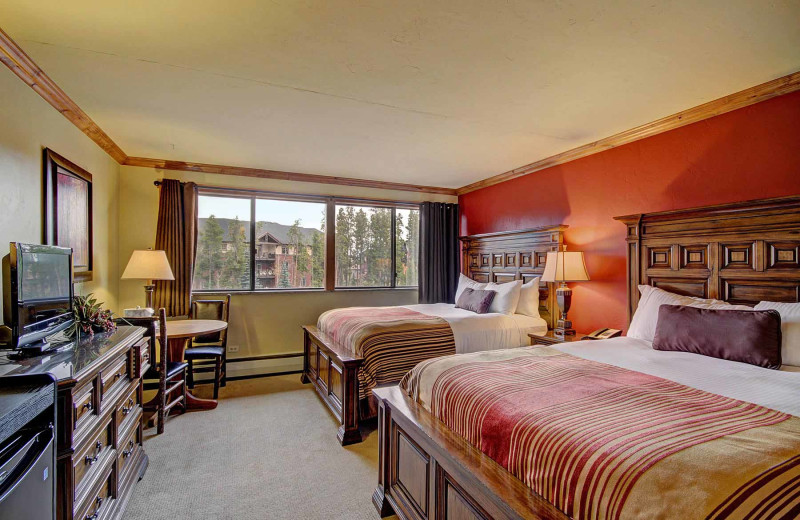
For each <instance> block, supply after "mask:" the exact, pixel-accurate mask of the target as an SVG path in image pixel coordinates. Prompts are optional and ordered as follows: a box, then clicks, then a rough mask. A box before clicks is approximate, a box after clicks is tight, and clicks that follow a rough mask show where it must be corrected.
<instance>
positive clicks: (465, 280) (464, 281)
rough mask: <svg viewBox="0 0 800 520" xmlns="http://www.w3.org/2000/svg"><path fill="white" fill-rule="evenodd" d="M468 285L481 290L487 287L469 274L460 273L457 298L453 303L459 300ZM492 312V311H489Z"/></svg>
mask: <svg viewBox="0 0 800 520" xmlns="http://www.w3.org/2000/svg"><path fill="white" fill-rule="evenodd" d="M467 287H469V288H471V289H474V290H476V291H479V290H481V289H486V284H485V283H478V282H476V281H475V280H473V279H472V278H470V277H469V276H464V275H463V274H459V275H458V287H456V299H455V301H453V303H455V302H457V301H458V297H459V296H461V293H463V292H464V289H466V288H467ZM489 312H492V311H489Z"/></svg>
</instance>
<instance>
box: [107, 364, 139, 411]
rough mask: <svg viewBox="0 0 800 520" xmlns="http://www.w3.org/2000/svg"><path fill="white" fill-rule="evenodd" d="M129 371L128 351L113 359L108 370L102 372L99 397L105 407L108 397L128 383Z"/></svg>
mask: <svg viewBox="0 0 800 520" xmlns="http://www.w3.org/2000/svg"><path fill="white" fill-rule="evenodd" d="M131 369H132V367H131V356H130V351H128V352H127V353H125V354H124V355H122V356H120V357H118V358H117V359H115V360H114V361H113V362H112V363H110V364H109V365H108V368H106V369H105V370H103V372H102V375H101V377H102V387H103V392H102V394H101V396H102V402H103V403H104V405H105V406H108V405H109V401H108V399H109V396H111V395H112V394H114V393H116V392H118V391H120V390H119V389H120V388H124V387H125V386H127V385H128V383H130V381H131V374H132V373H133V371H132V370H131Z"/></svg>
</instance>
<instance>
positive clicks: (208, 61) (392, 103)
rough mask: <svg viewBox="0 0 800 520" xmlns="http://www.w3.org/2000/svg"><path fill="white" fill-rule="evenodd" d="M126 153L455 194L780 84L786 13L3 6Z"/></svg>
mask: <svg viewBox="0 0 800 520" xmlns="http://www.w3.org/2000/svg"><path fill="white" fill-rule="evenodd" d="M0 26H2V28H3V29H4V30H5V31H6V32H7V33H8V34H9V35H10V36H11V37H12V38H14V39H15V40H16V41H17V43H19V44H20V45H21V46H22V48H23V49H24V50H25V51H26V52H27V53H28V54H29V55H30V56H31V57H32V58H33V59H34V60H35V61H36V62H37V63H38V64H39V66H41V67H42V68H43V69H44V71H45V72H46V73H47V74H49V75H50V76H51V77H52V78H53V79H54V80H55V81H56V83H58V84H59V85H60V86H61V87H62V88H63V89H64V90H65V91H66V92H67V94H69V95H70V96H71V97H72V98H73V99H74V100H75V101H76V102H77V103H78V105H80V106H81V107H82V108H83V109H84V110H85V111H86V112H87V113H88V114H89V115H90V116H91V117H92V118H93V119H94V120H95V121H96V122H97V123H98V124H99V125H100V127H101V128H102V129H103V130H105V131H106V132H107V133H108V134H109V135H110V136H111V138H112V139H114V140H115V141H116V142H117V144H119V145H120V146H121V147H122V149H123V150H124V151H125V152H126V153H127V154H128V155H131V156H142V157H155V158H162V159H174V160H184V161H192V162H207V163H217V164H230V165H237V166H248V167H256V168H267V169H274V170H287V171H295V172H306V173H317V174H324V175H342V176H349V177H359V178H368V179H377V180H390V181H399V182H407V183H415V184H425V185H436V186H445V187H459V186H463V185H465V184H468V183H470V182H473V181H476V180H479V179H482V178H485V177H489V176H491V175H494V174H497V173H501V172H503V171H506V170H509V169H512V168H516V167H519V166H522V165H524V164H527V163H530V162H533V161H536V160H538V159H542V158H544V157H547V156H550V155H554V154H557V153H559V152H562V151H565V150H568V149H570V148H574V147H576V146H580V145H582V144H585V143H587V142H591V141H593V140H596V139H599V138H602V137H606V136H609V135H611V134H614V133H616V132H619V131H622V130H626V129H628V128H631V127H634V126H637V125H640V124H643V123H646V122H649V121H652V120H655V119H658V118H660V117H663V116H666V115H669V114H672V113H675V112H678V111H680V110H683V109H686V108H690V107H692V106H695V105H698V104H701V103H704V102H706V101H710V100H712V99H716V98H719V97H721V96H724V95H726V94H730V93H733V92H736V91H738V90H742V89H744V88H747V87H751V86H754V85H756V84H759V83H762V82H765V81H769V80H771V79H774V78H777V77H780V76H783V75H786V74H789V73H792V72H795V71H798V70H800V2H798V1H797V0H783V1H781V0H775V1H770V2H767V1H764V0H750V1H747V0H720V1H706V2H697V1H696V0H685V1H656V0H651V1H647V2H645V1H642V0H630V1H622V0H618V1H613V2H611V1H605V2H603V1H597V2H590V1H569V0H563V1H532V0H508V1H491V0H446V1H445V0H439V1H436V0H424V1H420V0H403V1H365V0H295V1H277V0H274V1H265V0H226V1H222V0H219V1H208V0H205V1H201V0H157V1H156V0H137V2H121V1H117V2H108V1H107V0H103V1H101V0H69V1H64V0H37V1H30V0H3V1H2V3H0Z"/></svg>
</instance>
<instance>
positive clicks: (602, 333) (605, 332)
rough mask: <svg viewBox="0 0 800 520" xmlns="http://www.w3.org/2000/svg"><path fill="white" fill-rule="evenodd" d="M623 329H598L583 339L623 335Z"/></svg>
mask: <svg viewBox="0 0 800 520" xmlns="http://www.w3.org/2000/svg"><path fill="white" fill-rule="evenodd" d="M621 335H622V331H621V330H617V329H597V330H596V331H594V332H592V333H591V334H587V335H586V336H585V337H584V338H583V339H608V338H616V337H617V336H621Z"/></svg>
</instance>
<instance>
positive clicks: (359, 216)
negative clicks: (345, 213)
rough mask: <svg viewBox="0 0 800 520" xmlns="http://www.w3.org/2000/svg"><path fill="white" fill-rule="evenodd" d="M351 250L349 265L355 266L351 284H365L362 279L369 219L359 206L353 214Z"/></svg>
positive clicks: (365, 259)
mask: <svg viewBox="0 0 800 520" xmlns="http://www.w3.org/2000/svg"><path fill="white" fill-rule="evenodd" d="M352 231H353V252H352V258H351V265H352V266H354V267H356V269H355V273H354V276H355V279H354V280H353V285H359V286H363V285H367V284H366V283H365V280H364V265H365V264H366V261H367V247H368V245H369V237H370V235H369V219H368V218H367V213H366V212H365V211H364V209H363V208H359V210H358V212H356V214H355V216H354V223H353V228H352Z"/></svg>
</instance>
